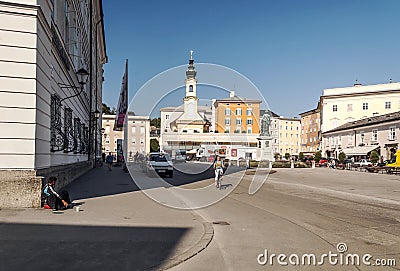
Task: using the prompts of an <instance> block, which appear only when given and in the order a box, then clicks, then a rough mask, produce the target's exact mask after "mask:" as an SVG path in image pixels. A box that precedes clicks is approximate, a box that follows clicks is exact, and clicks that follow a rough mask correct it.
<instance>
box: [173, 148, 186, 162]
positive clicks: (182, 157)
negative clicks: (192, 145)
mask: <svg viewBox="0 0 400 271" xmlns="http://www.w3.org/2000/svg"><path fill="white" fill-rule="evenodd" d="M174 162H175V163H185V162H186V151H185V150H176V151H175V159H174Z"/></svg>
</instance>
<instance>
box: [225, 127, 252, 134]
mask: <svg viewBox="0 0 400 271" xmlns="http://www.w3.org/2000/svg"><path fill="white" fill-rule="evenodd" d="M230 132H231V127H229V126H227V127H225V133H230ZM233 132H234V133H248V134H252V133H253V129H252V128H251V127H247V130H243V131H242V130H241V128H240V127H236V129H235V130H233Z"/></svg>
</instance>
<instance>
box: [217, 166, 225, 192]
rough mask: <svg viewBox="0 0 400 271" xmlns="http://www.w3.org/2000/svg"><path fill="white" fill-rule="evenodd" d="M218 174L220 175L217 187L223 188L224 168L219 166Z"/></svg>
mask: <svg viewBox="0 0 400 271" xmlns="http://www.w3.org/2000/svg"><path fill="white" fill-rule="evenodd" d="M217 174H218V177H217V189H219V190H221V189H222V184H221V182H222V176H223V175H224V171H223V169H222V168H217Z"/></svg>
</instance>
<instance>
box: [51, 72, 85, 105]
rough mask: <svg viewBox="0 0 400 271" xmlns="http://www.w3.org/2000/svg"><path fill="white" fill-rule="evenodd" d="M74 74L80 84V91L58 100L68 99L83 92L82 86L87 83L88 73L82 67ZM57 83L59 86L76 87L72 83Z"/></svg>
mask: <svg viewBox="0 0 400 271" xmlns="http://www.w3.org/2000/svg"><path fill="white" fill-rule="evenodd" d="M75 74H76V76H77V77H78V83H79V85H81V88H80V91H79V92H78V93H77V94H74V95H71V96H68V97H65V98H62V99H61V100H60V102H62V101H64V100H66V99H70V98H73V97H76V96H79V95H80V94H81V93H82V92H83V86H84V85H85V84H86V83H87V79H88V76H89V73H88V72H87V70H85V69H84V68H80V69H79V70H78V71H77V72H76V73H75ZM58 85H59V86H60V88H72V89H78V88H77V87H76V86H73V85H66V84H61V83H59V84H58Z"/></svg>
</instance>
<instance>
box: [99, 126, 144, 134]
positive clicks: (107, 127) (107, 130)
mask: <svg viewBox="0 0 400 271" xmlns="http://www.w3.org/2000/svg"><path fill="white" fill-rule="evenodd" d="M110 131H111V127H110V125H106V128H105V131H104V132H105V133H107V134H108V133H110ZM144 131H145V128H144V127H140V133H141V134H144ZM132 133H136V127H132Z"/></svg>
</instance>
